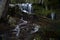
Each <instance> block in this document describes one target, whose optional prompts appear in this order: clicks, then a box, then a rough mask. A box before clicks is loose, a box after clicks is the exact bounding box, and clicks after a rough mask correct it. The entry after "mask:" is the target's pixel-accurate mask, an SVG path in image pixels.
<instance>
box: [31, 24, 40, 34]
mask: <svg viewBox="0 0 60 40" xmlns="http://www.w3.org/2000/svg"><path fill="white" fill-rule="evenodd" d="M33 26H34V28H33V29H34V30H32V31H31V33H36V32H37V31H38V30H39V28H40V26H39V25H37V24H33Z"/></svg>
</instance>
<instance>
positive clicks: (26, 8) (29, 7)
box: [20, 3, 32, 14]
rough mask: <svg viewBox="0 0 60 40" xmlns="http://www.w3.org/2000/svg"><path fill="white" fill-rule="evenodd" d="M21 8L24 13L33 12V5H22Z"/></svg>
mask: <svg viewBox="0 0 60 40" xmlns="http://www.w3.org/2000/svg"><path fill="white" fill-rule="evenodd" d="M20 7H21V11H22V12H25V13H28V14H31V11H32V4H31V3H22V4H21V5H20Z"/></svg>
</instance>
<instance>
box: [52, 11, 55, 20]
mask: <svg viewBox="0 0 60 40" xmlns="http://www.w3.org/2000/svg"><path fill="white" fill-rule="evenodd" d="M54 17H55V13H54V12H52V13H51V19H52V20H54Z"/></svg>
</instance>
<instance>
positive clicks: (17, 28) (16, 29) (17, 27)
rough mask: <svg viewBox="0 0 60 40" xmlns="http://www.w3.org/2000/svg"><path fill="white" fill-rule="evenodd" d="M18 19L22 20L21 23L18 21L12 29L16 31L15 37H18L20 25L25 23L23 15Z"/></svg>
mask: <svg viewBox="0 0 60 40" xmlns="http://www.w3.org/2000/svg"><path fill="white" fill-rule="evenodd" d="M20 21H22V22H21V23H20V22H19V24H18V25H16V28H15V29H13V31H15V32H16V37H19V34H20V29H21V25H25V24H27V21H25V20H23V17H22V18H21V19H20Z"/></svg>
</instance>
